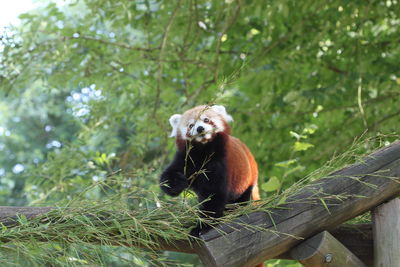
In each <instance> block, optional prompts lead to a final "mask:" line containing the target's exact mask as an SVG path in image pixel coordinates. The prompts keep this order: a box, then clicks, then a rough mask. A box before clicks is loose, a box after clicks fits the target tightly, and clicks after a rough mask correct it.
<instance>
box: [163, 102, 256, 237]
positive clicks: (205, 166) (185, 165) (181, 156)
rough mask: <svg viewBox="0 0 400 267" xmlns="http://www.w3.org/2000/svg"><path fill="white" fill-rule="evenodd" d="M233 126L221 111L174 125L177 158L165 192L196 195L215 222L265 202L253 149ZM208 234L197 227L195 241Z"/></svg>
mask: <svg viewBox="0 0 400 267" xmlns="http://www.w3.org/2000/svg"><path fill="white" fill-rule="evenodd" d="M232 120H233V119H232V117H231V116H230V115H229V114H228V113H227V112H226V110H225V108H224V107H223V106H220V105H212V106H207V105H202V106H197V107H194V108H192V109H189V110H187V111H186V112H185V113H183V114H182V115H181V114H175V115H173V116H171V118H170V119H169V122H170V124H171V126H172V133H171V137H175V139H176V145H177V152H176V154H175V157H174V160H173V161H172V163H171V164H170V165H169V166H168V167H167V168H166V169H165V171H164V172H163V173H162V174H161V177H160V187H161V189H162V190H163V191H164V192H165V193H167V194H169V195H171V196H177V195H179V194H180V193H181V192H182V191H183V190H185V189H187V188H189V189H191V190H193V191H194V192H195V193H196V195H197V197H198V200H199V202H201V203H202V204H201V206H200V211H201V214H203V215H206V216H210V217H214V218H218V217H221V216H223V212H224V209H225V206H226V205H227V204H231V203H241V202H246V201H249V200H250V198H251V199H253V200H259V199H260V196H259V192H258V184H257V179H258V169H257V163H256V161H255V159H254V157H253V155H252V154H251V152H250V150H249V149H248V148H247V146H246V145H245V144H243V143H242V142H241V141H240V140H239V139H238V138H236V137H233V136H231V135H230V127H229V125H228V123H229V122H231V121H232ZM207 199H208V200H207ZM205 200H207V201H205ZM208 229H209V227H208V226H204V225H197V226H196V227H195V228H194V229H192V231H191V235H193V236H199V234H200V233H201V232H202V231H204V230H208Z"/></svg>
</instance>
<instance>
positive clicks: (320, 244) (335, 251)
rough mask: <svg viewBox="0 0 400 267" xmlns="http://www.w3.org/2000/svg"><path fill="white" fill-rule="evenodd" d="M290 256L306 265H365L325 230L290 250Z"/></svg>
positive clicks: (307, 266)
mask: <svg viewBox="0 0 400 267" xmlns="http://www.w3.org/2000/svg"><path fill="white" fill-rule="evenodd" d="M290 256H291V257H292V258H293V259H295V260H298V261H300V262H301V263H302V264H303V265H304V266H306V267H320V266H330V267H343V266H346V267H364V266H366V265H365V264H364V263H363V262H362V261H361V260H360V259H358V258H357V257H356V256H355V255H354V254H353V253H351V251H350V250H348V249H347V248H346V247H345V246H343V245H342V243H340V242H339V241H338V240H337V239H335V238H334V237H333V236H332V235H331V234H330V233H328V232H327V231H323V232H321V233H319V234H317V235H315V236H313V237H311V238H309V239H307V240H306V241H304V242H302V243H301V244H300V245H298V246H296V247H294V248H293V249H292V250H291V251H290Z"/></svg>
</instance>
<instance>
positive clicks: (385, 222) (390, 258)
mask: <svg viewBox="0 0 400 267" xmlns="http://www.w3.org/2000/svg"><path fill="white" fill-rule="evenodd" d="M372 221H373V224H372V225H373V234H374V254H375V264H374V266H385V267H398V266H400V199H398V198H396V199H393V200H391V201H389V202H388V203H384V204H382V205H380V206H379V207H377V208H375V209H374V210H373V211H372Z"/></svg>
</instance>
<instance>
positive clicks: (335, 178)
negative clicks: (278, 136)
mask: <svg viewBox="0 0 400 267" xmlns="http://www.w3.org/2000/svg"><path fill="white" fill-rule="evenodd" d="M399 177H400V142H396V143H393V144H392V145H390V146H388V147H385V148H383V149H380V150H378V151H377V152H375V153H373V154H371V155H369V156H367V157H366V158H364V159H363V160H362V161H361V162H360V163H357V164H354V165H351V166H349V167H347V168H344V169H342V170H340V171H337V172H334V173H332V174H331V175H329V176H328V177H327V178H324V179H321V180H318V181H316V182H314V183H311V184H310V185H308V186H306V187H305V188H303V189H302V190H300V191H299V192H298V193H297V194H295V195H293V196H291V197H289V198H288V199H287V203H288V204H285V205H282V206H281V207H278V208H274V209H270V210H268V211H267V212H255V213H252V214H248V215H246V216H243V217H241V218H240V219H238V220H237V222H239V223H245V224H250V225H254V226H258V227H262V228H264V229H265V230H263V231H259V230H254V229H248V228H247V229H245V228H243V227H240V225H238V224H235V223H231V224H225V225H220V226H219V227H218V228H219V229H218V230H219V231H216V230H211V231H209V232H207V233H205V234H204V235H202V236H201V238H202V239H203V240H204V244H203V245H202V246H201V251H200V253H199V255H200V257H201V259H202V261H203V263H204V264H205V265H206V266H232V267H236V266H237V267H239V266H254V265H256V264H257V263H259V262H263V261H264V260H266V259H271V258H274V257H277V256H278V255H281V254H283V253H284V252H286V251H287V250H289V249H290V248H292V247H293V246H295V245H296V244H298V243H299V242H300V241H301V239H302V238H303V239H307V238H309V237H311V236H313V235H315V234H317V233H319V232H322V231H324V230H330V229H333V228H334V227H335V226H337V225H339V224H341V223H343V222H345V221H347V220H349V219H351V218H354V217H356V216H358V215H360V214H363V213H364V212H366V211H368V210H370V209H372V208H374V207H375V206H377V205H379V204H381V203H382V202H384V201H386V200H388V199H390V198H393V197H395V196H396V195H399V193H400V183H399ZM321 199H323V201H322V200H321ZM238 228H239V229H240V230H237V229H238ZM235 229H236V230H235ZM220 231H223V232H225V234H223V235H221V233H220Z"/></svg>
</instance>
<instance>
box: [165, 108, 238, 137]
mask: <svg viewBox="0 0 400 267" xmlns="http://www.w3.org/2000/svg"><path fill="white" fill-rule="evenodd" d="M169 121H170V123H171V126H172V133H171V137H177V138H180V139H182V140H190V141H194V142H197V143H202V144H205V143H207V142H210V141H212V140H213V138H214V137H215V136H216V134H218V133H219V132H224V131H226V130H228V129H226V128H227V127H228V126H227V122H229V121H232V117H231V116H230V115H229V114H227V113H226V111H225V108H224V107H223V106H218V105H214V106H198V107H195V108H192V109H190V110H188V111H186V112H185V113H183V115H180V114H175V115H173V116H172V117H171V118H170V120H169Z"/></svg>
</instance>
